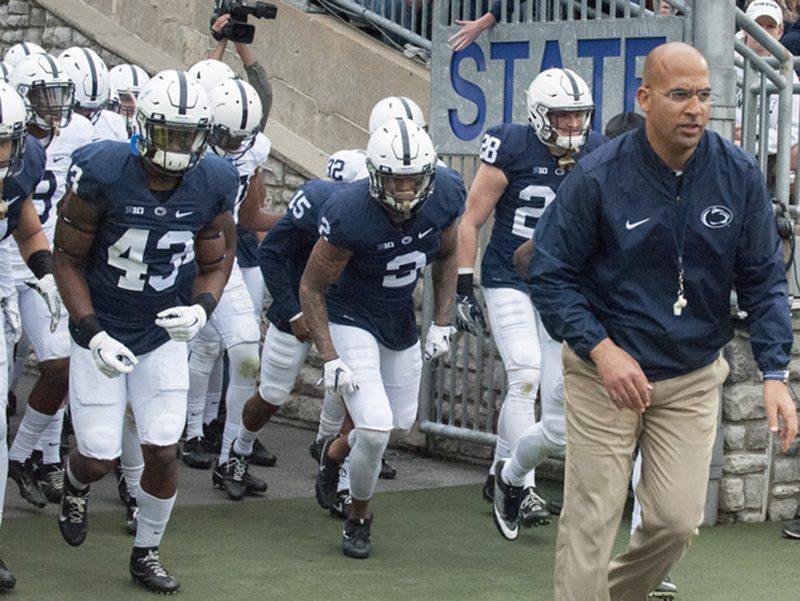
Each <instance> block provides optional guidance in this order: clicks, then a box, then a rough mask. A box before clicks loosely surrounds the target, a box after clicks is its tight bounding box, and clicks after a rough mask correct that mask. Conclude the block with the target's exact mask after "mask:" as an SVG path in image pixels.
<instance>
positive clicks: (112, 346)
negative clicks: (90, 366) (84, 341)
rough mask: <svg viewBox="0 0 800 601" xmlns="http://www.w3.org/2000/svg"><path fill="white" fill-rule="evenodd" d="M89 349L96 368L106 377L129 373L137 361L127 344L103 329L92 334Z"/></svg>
mask: <svg viewBox="0 0 800 601" xmlns="http://www.w3.org/2000/svg"><path fill="white" fill-rule="evenodd" d="M89 349H90V350H91V351H92V356H93V357H94V362H95V363H96V364H97V369H99V370H100V371H101V372H102V373H103V375H104V376H106V377H108V378H116V377H118V376H121V375H122V374H129V373H131V372H132V371H133V368H134V367H136V365H137V364H138V363H139V360H138V359H137V358H136V355H134V354H133V352H132V351H131V350H130V349H129V348H128V347H127V346H125V345H124V344H122V343H121V342H120V341H119V340H115V339H114V338H112V337H111V336H109V335H108V332H106V331H105V330H103V331H102V332H98V333H97V334H95V335H94V336H92V339H91V340H90V341H89Z"/></svg>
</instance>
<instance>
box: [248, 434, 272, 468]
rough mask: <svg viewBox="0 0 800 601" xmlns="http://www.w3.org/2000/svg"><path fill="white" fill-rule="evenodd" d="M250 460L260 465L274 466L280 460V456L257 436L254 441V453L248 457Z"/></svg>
mask: <svg viewBox="0 0 800 601" xmlns="http://www.w3.org/2000/svg"><path fill="white" fill-rule="evenodd" d="M248 461H249V462H250V463H252V464H253V465H258V466H260V467H272V466H273V465H275V464H276V463H277V462H278V458H277V457H276V456H275V455H274V454H273V453H271V452H270V451H269V449H267V447H265V446H264V445H263V444H261V441H260V440H258V438H256V439H255V440H254V441H253V453H252V454H251V455H250V457H248Z"/></svg>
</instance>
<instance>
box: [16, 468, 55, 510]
mask: <svg viewBox="0 0 800 601" xmlns="http://www.w3.org/2000/svg"><path fill="white" fill-rule="evenodd" d="M8 475H9V476H11V478H13V480H14V482H16V483H17V486H19V494H20V495H21V496H22V498H23V499H25V500H26V501H27V502H28V503H30V504H31V505H33V506H34V507H38V508H39V509H41V508H42V507H47V497H45V496H44V493H43V492H42V489H41V488H39V483H38V482H36V474H35V473H34V471H33V463H32V462H31V460H30V458H28V459H26V460H25V462H24V463H22V462H20V461H9V462H8Z"/></svg>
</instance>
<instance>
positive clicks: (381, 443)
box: [347, 428, 389, 457]
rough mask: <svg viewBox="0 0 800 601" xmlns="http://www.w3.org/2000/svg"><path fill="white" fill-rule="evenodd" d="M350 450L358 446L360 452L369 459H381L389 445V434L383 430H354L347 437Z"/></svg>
mask: <svg viewBox="0 0 800 601" xmlns="http://www.w3.org/2000/svg"><path fill="white" fill-rule="evenodd" d="M347 442H348V443H349V444H350V449H354V448H355V446H356V445H358V447H359V449H361V452H362V453H364V454H365V455H367V456H369V457H382V456H383V452H384V451H385V450H386V447H387V446H388V444H389V432H388V431H385V430H367V429H366V428H355V429H354V430H352V431H351V432H350V434H349V435H348V437H347Z"/></svg>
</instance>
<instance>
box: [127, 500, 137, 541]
mask: <svg viewBox="0 0 800 601" xmlns="http://www.w3.org/2000/svg"><path fill="white" fill-rule="evenodd" d="M138 525H139V504H138V503H136V499H135V498H134V497H131V500H130V501H128V506H127V507H126V508H125V530H127V531H128V534H136V526H138Z"/></svg>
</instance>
